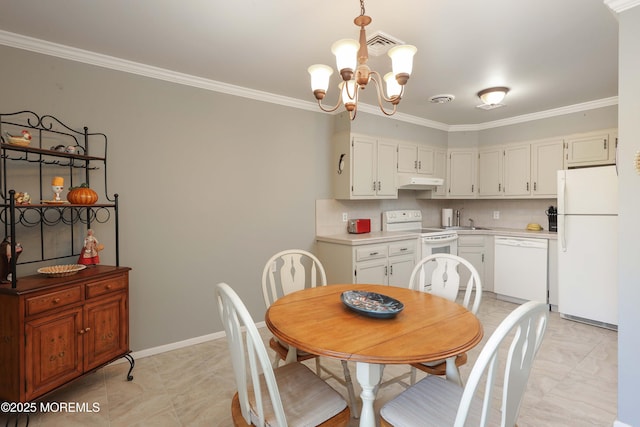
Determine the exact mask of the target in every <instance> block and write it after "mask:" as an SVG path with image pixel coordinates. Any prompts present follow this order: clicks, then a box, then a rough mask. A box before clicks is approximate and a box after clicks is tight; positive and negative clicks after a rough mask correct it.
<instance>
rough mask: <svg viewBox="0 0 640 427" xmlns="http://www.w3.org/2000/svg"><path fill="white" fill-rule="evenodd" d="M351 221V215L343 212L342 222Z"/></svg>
mask: <svg viewBox="0 0 640 427" xmlns="http://www.w3.org/2000/svg"><path fill="white" fill-rule="evenodd" d="M347 221H349V215H347V213H346V212H342V222H347Z"/></svg>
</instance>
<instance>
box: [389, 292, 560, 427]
mask: <svg viewBox="0 0 640 427" xmlns="http://www.w3.org/2000/svg"><path fill="white" fill-rule="evenodd" d="M548 318H549V307H548V306H547V304H545V303H541V302H537V301H530V302H527V303H525V304H523V305H521V306H519V307H518V308H516V309H515V310H514V311H512V312H511V313H510V314H509V315H508V316H507V317H506V318H505V319H504V320H503V321H502V322H501V323H500V325H499V326H498V328H497V329H496V330H495V331H494V333H493V334H491V337H490V338H489V340H488V341H487V343H486V344H485V346H484V347H483V349H482V351H481V352H480V355H479V356H478V359H477V360H476V363H475V364H474V365H473V369H472V370H471V373H470V375H469V379H468V381H467V384H466V386H465V387H464V388H463V387H461V386H460V385H458V384H455V383H453V382H451V381H447V380H446V379H444V378H442V377H438V376H432V375H429V376H427V377H425V378H423V379H422V380H420V381H419V382H418V383H416V384H415V385H413V386H411V387H410V388H408V389H407V390H405V391H404V392H402V393H401V394H400V395H398V396H397V397H396V398H394V399H392V400H391V401H389V402H387V403H386V404H385V405H384V406H383V407H382V408H381V409H380V418H381V420H380V421H381V426H382V427H400V426H404V427H407V426H416V427H430V426H433V427H441V426H454V427H462V426H481V427H484V426H487V425H500V426H509V427H512V426H515V425H516V421H517V419H518V413H519V411H520V404H521V403H522V397H523V395H524V392H525V389H526V387H527V382H528V381H529V376H530V373H531V367H532V365H533V361H534V359H535V357H536V354H537V353H538V350H539V349H540V345H541V343H542V339H543V337H544V334H545V331H546V328H547V322H548ZM503 358H504V360H503ZM481 384H482V385H483V387H479V386H480V385H481ZM498 390H501V396H500V398H497V397H496V398H494V397H493V396H494V391H498ZM492 402H500V405H499V407H496V406H498V405H496V404H495V403H492Z"/></svg>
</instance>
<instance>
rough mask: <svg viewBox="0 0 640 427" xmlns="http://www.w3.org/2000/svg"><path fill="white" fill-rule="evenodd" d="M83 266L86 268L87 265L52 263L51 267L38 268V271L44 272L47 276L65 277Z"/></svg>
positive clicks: (82, 268)
mask: <svg viewBox="0 0 640 427" xmlns="http://www.w3.org/2000/svg"><path fill="white" fill-rule="evenodd" d="M85 268H87V266H86V265H82V264H68V265H52V266H51V267H42V268H39V269H38V273H40V274H45V275H47V276H49V277H65V276H71V275H72V274H76V273H77V272H78V271H80V270H84V269H85Z"/></svg>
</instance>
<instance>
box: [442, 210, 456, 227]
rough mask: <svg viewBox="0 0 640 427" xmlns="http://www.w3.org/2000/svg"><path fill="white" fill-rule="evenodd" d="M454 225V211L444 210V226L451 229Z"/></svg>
mask: <svg viewBox="0 0 640 427" xmlns="http://www.w3.org/2000/svg"><path fill="white" fill-rule="evenodd" d="M452 225H453V209H442V226H443V227H451V226H452Z"/></svg>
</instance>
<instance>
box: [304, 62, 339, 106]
mask: <svg viewBox="0 0 640 427" xmlns="http://www.w3.org/2000/svg"><path fill="white" fill-rule="evenodd" d="M307 71H308V72H309V74H310V75H311V90H312V91H313V93H314V94H315V95H316V98H318V94H322V97H324V94H325V93H327V89H329V78H330V77H331V75H332V74H333V68H331V67H329V66H328V65H324V64H314V65H312V66H310V67H309V68H307ZM319 99H322V98H319Z"/></svg>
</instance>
